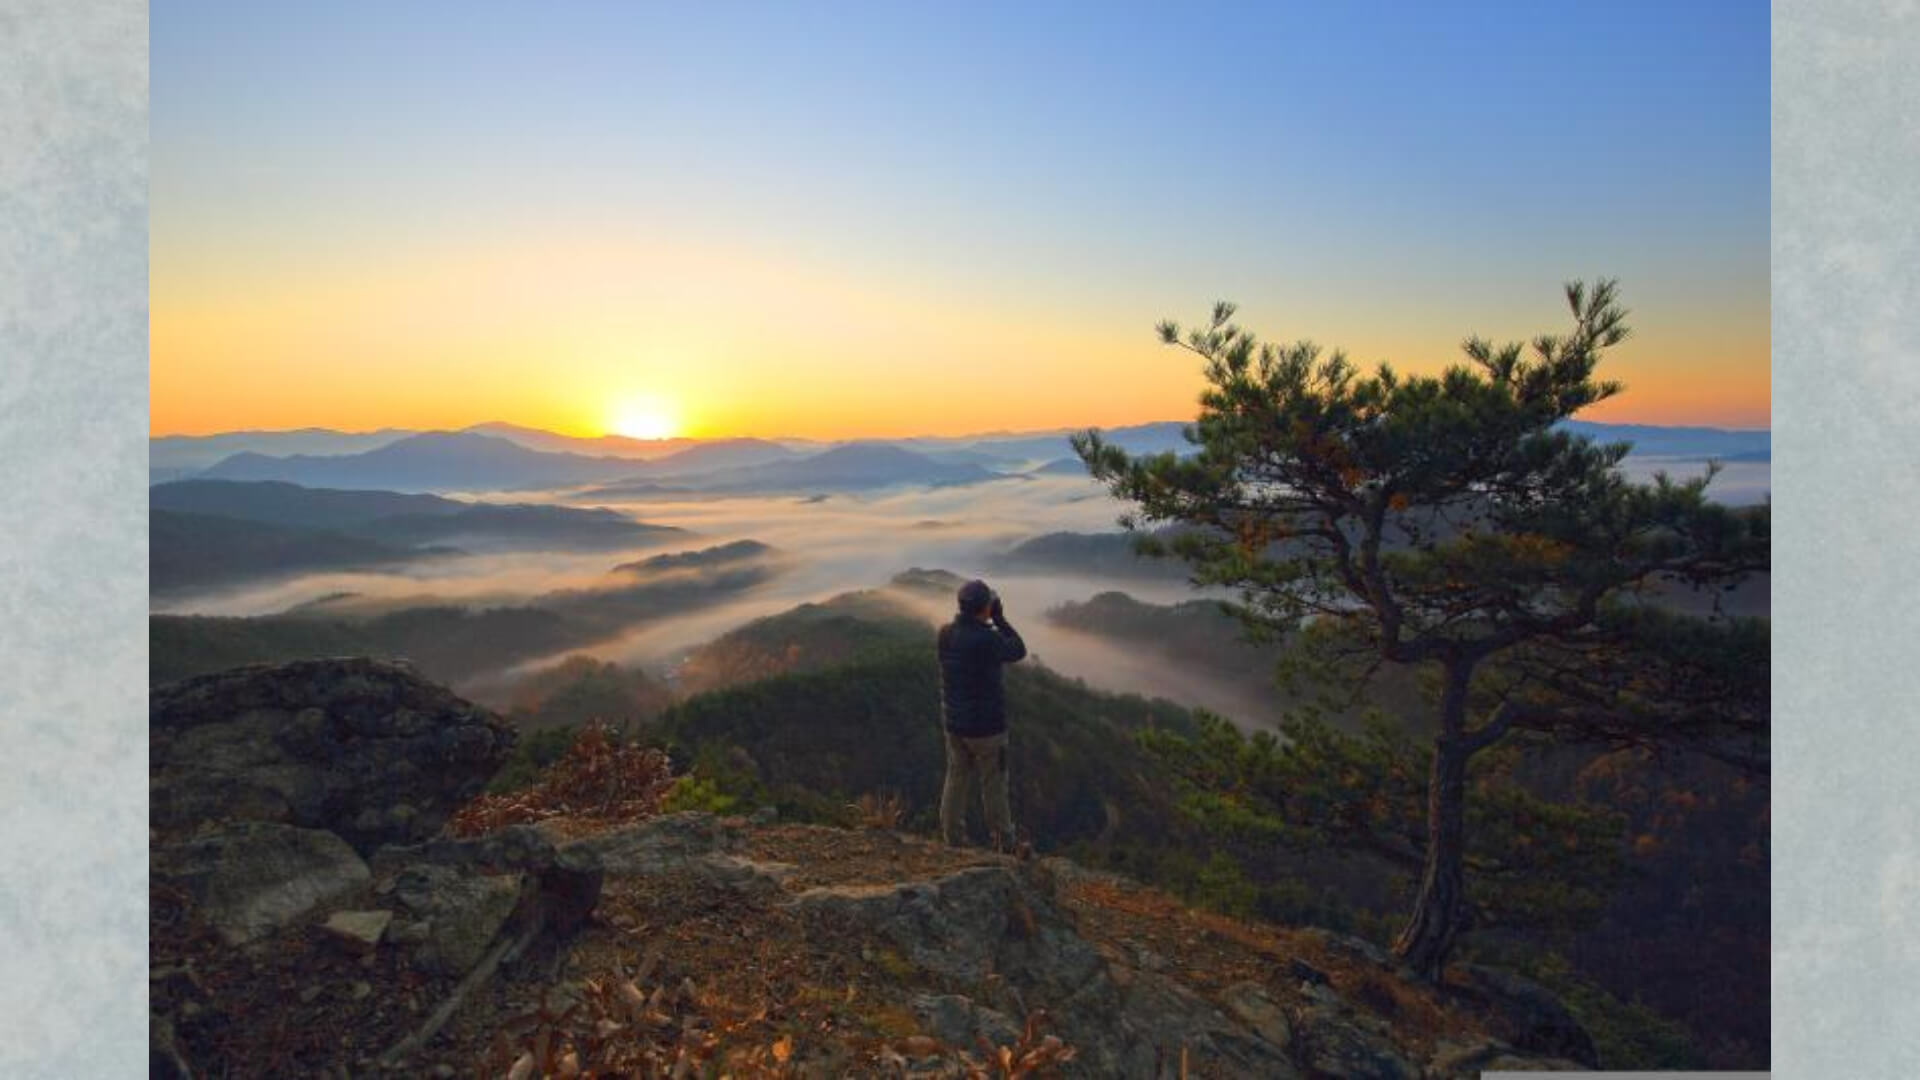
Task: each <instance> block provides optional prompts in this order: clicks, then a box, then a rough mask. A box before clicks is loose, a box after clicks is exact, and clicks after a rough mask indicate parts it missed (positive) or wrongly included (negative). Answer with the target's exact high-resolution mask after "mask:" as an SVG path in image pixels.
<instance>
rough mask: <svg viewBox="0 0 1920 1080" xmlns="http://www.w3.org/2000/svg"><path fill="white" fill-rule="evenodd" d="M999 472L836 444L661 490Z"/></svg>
mask: <svg viewBox="0 0 1920 1080" xmlns="http://www.w3.org/2000/svg"><path fill="white" fill-rule="evenodd" d="M1003 475H1004V474H1001V473H997V472H993V471H990V470H988V469H984V468H981V467H980V466H979V465H973V464H948V463H945V462H941V461H938V460H935V459H934V458H932V457H930V456H928V455H926V454H920V453H915V452H914V451H912V450H902V449H900V448H899V447H897V446H889V445H885V444H858V445H854V446H842V447H838V448H836V449H833V450H828V451H825V452H823V453H819V454H814V455H811V456H808V457H800V458H793V459H791V460H784V461H771V462H767V463H765V464H760V465H743V466H738V467H735V468H729V469H713V470H709V471H706V472H699V473H691V474H681V475H673V476H670V477H668V478H667V481H666V483H665V485H664V486H665V487H668V488H674V487H677V488H679V489H682V490H687V491H699V492H709V493H725V494H748V493H755V494H757V493H770V492H807V493H818V492H836V491H869V490H873V489H877V488H886V487H895V486H901V485H912V486H919V487H945V486H950V485H954V484H977V483H980V482H982V481H986V480H997V479H1000V478H1001V477H1002V476H1003ZM662 487H663V484H662V482H660V481H654V480H648V481H644V482H641V483H637V484H632V483H630V484H614V485H609V486H606V487H600V488H593V489H591V490H588V491H586V492H583V493H582V494H581V497H582V498H619V497H622V496H634V495H642V494H653V493H655V492H658V491H660V490H661V489H662Z"/></svg>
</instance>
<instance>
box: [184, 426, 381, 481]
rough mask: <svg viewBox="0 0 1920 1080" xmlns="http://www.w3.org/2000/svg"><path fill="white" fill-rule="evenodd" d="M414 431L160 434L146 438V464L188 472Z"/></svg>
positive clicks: (349, 447) (350, 450) (344, 450)
mask: <svg viewBox="0 0 1920 1080" xmlns="http://www.w3.org/2000/svg"><path fill="white" fill-rule="evenodd" d="M413 434H416V433H415V432H412V431H407V430H404V429H401V428H382V429H380V430H379V431H333V430H331V429H329V428H301V429H299V430H297V431H228V432H222V433H220V434H217V435H161V436H158V437H156V438H151V439H148V440H147V463H148V466H149V468H150V469H152V470H153V471H155V472H160V471H163V470H165V471H169V472H174V473H177V474H179V475H191V474H192V473H196V472H199V471H200V470H201V469H205V468H209V467H211V466H213V465H216V464H218V463H219V462H221V461H224V460H225V459H227V458H230V457H232V456H233V455H235V454H243V453H256V454H272V455H279V456H286V455H290V454H313V455H326V454H359V453H364V452H365V451H368V450H374V449H377V448H379V447H382V446H386V445H387V444H389V443H393V442H398V441H399V440H401V439H404V438H406V437H407V436H409V435H413Z"/></svg>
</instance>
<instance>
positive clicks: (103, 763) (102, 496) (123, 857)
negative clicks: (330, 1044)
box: [0, 0, 147, 1077]
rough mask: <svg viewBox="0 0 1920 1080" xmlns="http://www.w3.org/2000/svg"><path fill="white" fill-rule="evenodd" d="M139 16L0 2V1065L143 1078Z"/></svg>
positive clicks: (143, 391)
mask: <svg viewBox="0 0 1920 1080" xmlns="http://www.w3.org/2000/svg"><path fill="white" fill-rule="evenodd" d="M146 355H147V11H146V5H145V4H141V3H131V2H128V0H39V2H23V0H0V483H4V485H5V495H4V497H3V498H0V755H4V757H0V1075H4V1076H9V1077H18V1076H35V1077H39V1076H47V1077H117V1076H139V1075H143V1074H144V1073H145V1070H146V1065H145V1058H146V1053H145V1046H146V1015H147V1014H146V1000H147V979H146V967H147V920H146V911H147V840H146V835H147V834H146V831H145V826H146V818H147V782H146V757H147V754H146V747H147V733H146V685H147V647H146V629H145V627H146V591H147V513H146V498H145V494H144V491H145V487H146V470H147V448H146V431H147V418H146V413H147V374H146Z"/></svg>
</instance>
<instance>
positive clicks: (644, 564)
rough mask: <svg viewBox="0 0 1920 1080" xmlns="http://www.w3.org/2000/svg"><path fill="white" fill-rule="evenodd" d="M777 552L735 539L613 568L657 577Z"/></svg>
mask: <svg viewBox="0 0 1920 1080" xmlns="http://www.w3.org/2000/svg"><path fill="white" fill-rule="evenodd" d="M772 553H773V549H772V548H770V547H768V546H767V545H765V544H763V543H761V542H760V541H758V540H735V541H733V542H731V543H727V544H721V545H719V546H718V547H710V548H701V549H700V550H698V551H675V552H671V553H669V554H666V555H655V556H653V557H652V558H649V559H638V560H635V561H634V562H624V563H621V564H620V565H618V566H616V567H614V568H613V571H614V573H617V574H621V573H624V574H657V573H663V572H665V571H669V570H698V569H703V568H706V567H712V566H719V565H722V564H724V563H731V562H741V561H743V560H747V559H758V558H762V557H765V556H767V555H770V554H772Z"/></svg>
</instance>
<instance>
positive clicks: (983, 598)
mask: <svg viewBox="0 0 1920 1080" xmlns="http://www.w3.org/2000/svg"><path fill="white" fill-rule="evenodd" d="M992 596H993V590H992V589H989V588H987V583H986V582H984V581H981V580H980V579H979V578H975V579H973V580H972V581H969V582H967V583H966V584H965V585H962V586H960V610H961V611H965V612H969V613H971V612H975V611H979V610H980V609H981V608H982V607H984V606H985V605H986V602H987V601H988V600H989V599H990V598H992Z"/></svg>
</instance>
